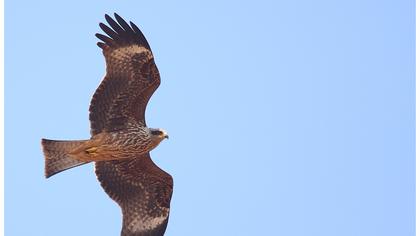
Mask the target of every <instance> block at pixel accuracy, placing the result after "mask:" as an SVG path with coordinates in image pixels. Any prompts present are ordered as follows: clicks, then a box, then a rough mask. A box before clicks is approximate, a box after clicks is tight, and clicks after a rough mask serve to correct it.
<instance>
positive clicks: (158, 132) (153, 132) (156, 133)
mask: <svg viewBox="0 0 420 236" xmlns="http://www.w3.org/2000/svg"><path fill="white" fill-rule="evenodd" d="M152 135H162V131H160V130H152Z"/></svg>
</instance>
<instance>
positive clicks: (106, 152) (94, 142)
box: [69, 123, 167, 162]
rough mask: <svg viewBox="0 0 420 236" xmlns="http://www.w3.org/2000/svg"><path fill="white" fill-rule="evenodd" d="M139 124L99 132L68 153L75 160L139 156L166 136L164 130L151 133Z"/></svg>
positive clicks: (106, 159)
mask: <svg viewBox="0 0 420 236" xmlns="http://www.w3.org/2000/svg"><path fill="white" fill-rule="evenodd" d="M154 130H155V129H149V128H147V127H145V126H142V125H141V124H136V123H132V124H131V123H129V125H128V126H127V127H125V128H124V129H122V130H119V131H112V132H101V133H99V134H95V135H93V136H92V138H91V139H90V140H88V141H86V142H84V143H83V144H81V145H80V146H78V147H77V148H75V149H74V150H72V151H70V152H69V155H70V156H72V157H74V158H75V159H77V160H80V161H84V162H90V161H110V160H121V159H126V158H131V157H133V156H141V155H143V154H145V153H147V152H149V151H151V150H153V149H154V148H155V147H157V146H158V145H159V143H160V142H161V141H162V140H163V139H164V138H166V137H167V134H166V133H165V131H162V130H156V131H157V132H161V134H160V135H153V134H152V131H154Z"/></svg>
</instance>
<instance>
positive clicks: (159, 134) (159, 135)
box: [149, 128, 169, 142]
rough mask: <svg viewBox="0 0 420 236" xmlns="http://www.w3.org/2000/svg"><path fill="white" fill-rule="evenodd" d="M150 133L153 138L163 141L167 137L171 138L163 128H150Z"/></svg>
mask: <svg viewBox="0 0 420 236" xmlns="http://www.w3.org/2000/svg"><path fill="white" fill-rule="evenodd" d="M149 130H150V134H151V135H152V139H154V140H159V142H160V141H162V140H163V139H165V138H169V136H168V133H166V131H165V130H163V129H153V128H150V129H149Z"/></svg>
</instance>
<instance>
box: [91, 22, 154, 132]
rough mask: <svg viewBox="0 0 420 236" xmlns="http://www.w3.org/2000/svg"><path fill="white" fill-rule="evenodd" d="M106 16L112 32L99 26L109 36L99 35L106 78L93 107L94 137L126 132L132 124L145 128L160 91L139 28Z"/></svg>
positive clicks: (152, 64) (94, 97) (149, 55)
mask: <svg viewBox="0 0 420 236" xmlns="http://www.w3.org/2000/svg"><path fill="white" fill-rule="evenodd" d="M115 17H116V19H117V21H118V23H119V24H118V23H117V22H115V21H114V20H113V19H112V18H111V17H109V16H108V15H106V16H105V18H106V20H107V22H108V23H109V24H110V25H111V27H112V29H111V28H109V27H108V26H106V25H105V24H102V23H101V24H100V27H101V28H102V29H103V30H104V32H105V33H107V34H108V36H109V37H108V36H105V35H102V34H96V36H97V37H98V38H99V39H101V40H103V41H104V42H99V43H98V46H99V47H100V48H102V50H103V54H104V56H105V61H106V75H105V78H104V79H103V81H102V82H101V84H100V86H99V87H98V89H97V90H96V92H95V94H94V95H93V98H92V101H91V106H90V109H89V110H90V115H89V118H90V121H91V134H92V135H94V134H97V133H100V132H102V131H104V130H106V131H109V132H111V131H115V130H119V129H123V128H124V127H125V125H126V124H127V123H128V121H130V120H134V121H136V122H138V123H141V124H143V125H145V124H146V122H145V117H144V112H145V109H146V106H147V103H148V101H149V99H150V97H151V96H152V94H153V93H154V91H155V90H156V89H157V88H158V87H159V84H160V75H159V72H158V69H157V67H156V65H155V62H154V59H153V54H152V51H151V50H150V46H149V44H148V42H147V41H146V39H145V38H144V36H143V34H142V33H141V31H140V30H139V29H138V27H137V26H136V25H135V24H133V23H131V22H130V23H131V27H130V26H129V25H128V24H127V23H126V22H125V21H124V20H123V19H122V18H121V17H119V16H118V15H115Z"/></svg>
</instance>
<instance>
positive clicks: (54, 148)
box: [41, 139, 87, 178]
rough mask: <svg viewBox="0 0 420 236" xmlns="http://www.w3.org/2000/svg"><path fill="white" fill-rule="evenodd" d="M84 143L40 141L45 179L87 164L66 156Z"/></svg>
mask: <svg viewBox="0 0 420 236" xmlns="http://www.w3.org/2000/svg"><path fill="white" fill-rule="evenodd" d="M84 142H86V141H57V140H48V139H42V141H41V144H42V149H43V151H44V156H45V177H47V178H48V177H51V176H53V175H55V174H57V173H59V172H61V171H64V170H67V169H70V168H73V167H76V166H80V165H83V164H85V163H87V162H84V161H79V160H76V159H74V158H72V157H71V156H70V155H68V153H69V152H71V151H72V150H74V149H75V148H77V147H78V146H79V145H81V144H82V143H84Z"/></svg>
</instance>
